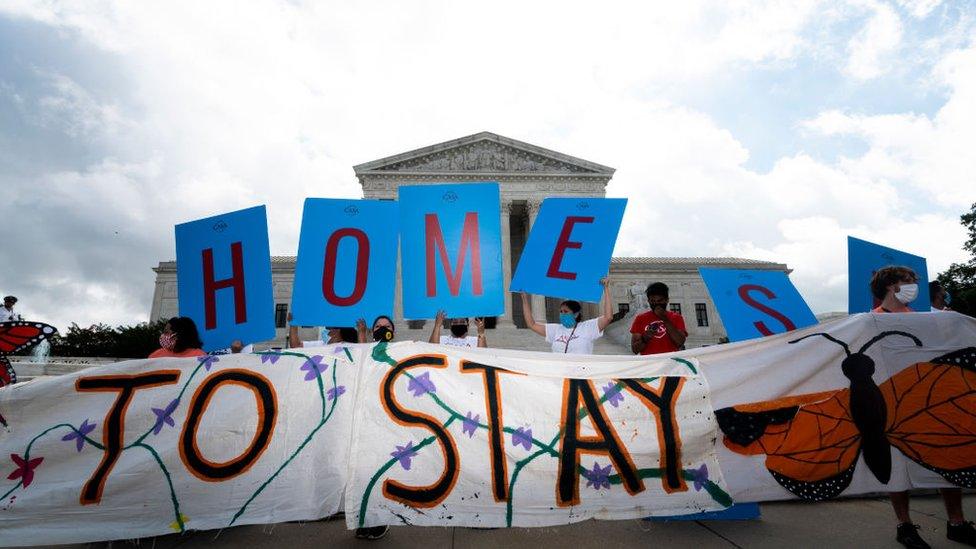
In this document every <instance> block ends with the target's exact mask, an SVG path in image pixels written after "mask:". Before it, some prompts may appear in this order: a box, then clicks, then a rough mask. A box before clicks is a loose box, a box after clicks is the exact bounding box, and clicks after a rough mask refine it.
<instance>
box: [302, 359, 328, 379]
mask: <svg viewBox="0 0 976 549" xmlns="http://www.w3.org/2000/svg"><path fill="white" fill-rule="evenodd" d="M328 367H329V365H328V364H322V355H315V356H313V357H311V358H309V359H307V360H306V361H305V364H302V367H301V368H299V369H300V370H303V371H304V372H305V381H312V380H313V379H315V378H317V377H319V376H320V375H322V372H324V371H325V369H326V368H328Z"/></svg>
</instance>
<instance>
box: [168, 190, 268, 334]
mask: <svg viewBox="0 0 976 549" xmlns="http://www.w3.org/2000/svg"><path fill="white" fill-rule="evenodd" d="M176 274H177V289H178V293H179V311H180V316H188V317H190V318H192V319H193V321H194V322H195V323H196V325H197V329H198V330H199V331H200V337H201V339H203V348H204V350H205V351H212V350H216V349H222V348H226V347H229V346H230V344H231V343H232V342H233V341H234V340H235V339H239V340H241V341H242V342H244V343H245V344H248V343H251V342H255V341H263V340H267V339H272V338H274V337H275V326H274V315H273V311H274V297H273V294H272V285H271V254H270V252H269V247H268V221H267V214H266V212H265V208H264V206H258V207H254V208H248V209H246V210H240V211H236V212H230V213H226V214H221V215H218V216H214V217H208V218H205V219H199V220H196V221H190V222H188V223H182V224H180V225H177V226H176Z"/></svg>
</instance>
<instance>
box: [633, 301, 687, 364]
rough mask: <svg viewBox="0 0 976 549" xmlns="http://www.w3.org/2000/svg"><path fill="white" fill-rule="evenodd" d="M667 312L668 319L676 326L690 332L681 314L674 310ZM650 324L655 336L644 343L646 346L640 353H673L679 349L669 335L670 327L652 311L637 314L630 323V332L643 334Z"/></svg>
mask: <svg viewBox="0 0 976 549" xmlns="http://www.w3.org/2000/svg"><path fill="white" fill-rule="evenodd" d="M666 314H667V315H668V320H670V321H671V324H674V327H675V328H677V329H679V330H681V331H682V332H684V333H686V334H687V333H688V330H686V329H685V319H684V318H682V317H681V315H679V314H678V313H675V312H672V311H666ZM648 326H650V328H651V333H653V334H654V337H652V338H651V339H650V340H649V341H648V342H647V343H645V344H644V348H643V349H641V352H640V354H642V355H656V354H659V353H673V352H675V351H678V350H679V349H678V346H677V345H675V344H674V341H671V338H670V337H669V336H668V329H667V327H665V326H664V322H663V321H662V320H661V319H659V318H658V316H657V315H656V314H654V312H652V311H645V312H643V313H641V314H639V315H637V316H636V317H635V318H634V323H633V324H631V325H630V333H632V334H643V333H644V330H646V329H647V327H648Z"/></svg>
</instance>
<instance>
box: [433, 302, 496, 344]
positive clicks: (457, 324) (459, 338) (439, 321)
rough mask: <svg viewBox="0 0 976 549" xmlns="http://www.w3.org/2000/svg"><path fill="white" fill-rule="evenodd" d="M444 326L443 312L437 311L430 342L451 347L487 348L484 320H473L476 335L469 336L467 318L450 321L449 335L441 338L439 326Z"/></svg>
mask: <svg viewBox="0 0 976 549" xmlns="http://www.w3.org/2000/svg"><path fill="white" fill-rule="evenodd" d="M443 325H444V311H437V317H436V318H435V319H434V328H433V329H432V330H431V331H430V342H431V343H438V344H440V345H449V346H451V347H488V339H487V337H486V336H485V320H484V319H483V318H476V319H474V325H475V326H476V327H477V328H478V335H477V337H475V336H469V335H468V327H469V326H470V323H469V322H468V319H467V318H452V319H451V335H450V336H448V337H441V326H443Z"/></svg>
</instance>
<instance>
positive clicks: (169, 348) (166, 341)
mask: <svg viewBox="0 0 976 549" xmlns="http://www.w3.org/2000/svg"><path fill="white" fill-rule="evenodd" d="M159 347H160V348H159V349H156V350H155V351H153V352H152V354H150V355H149V358H185V357H191V356H206V354H207V353H205V352H204V351H203V349H202V348H201V347H203V342H202V341H200V334H199V333H198V332H197V325H196V324H194V322H193V319H191V318H189V317H186V316H174V317H173V318H171V319H169V322H167V323H166V326H164V327H163V333H162V334H160V336H159Z"/></svg>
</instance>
